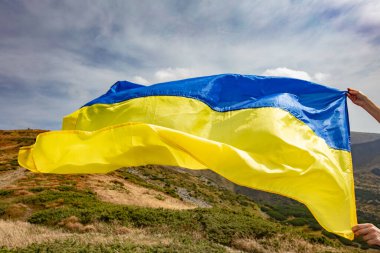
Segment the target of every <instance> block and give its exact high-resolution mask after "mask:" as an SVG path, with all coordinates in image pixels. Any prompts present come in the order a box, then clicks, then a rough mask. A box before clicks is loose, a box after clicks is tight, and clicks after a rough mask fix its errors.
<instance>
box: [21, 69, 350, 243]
mask: <svg viewBox="0 0 380 253" xmlns="http://www.w3.org/2000/svg"><path fill="white" fill-rule="evenodd" d="M19 163H20V165H21V166H23V167H25V168H28V169H30V170H31V171H34V172H42V173H62V174H69V173H70V174H71V173H107V172H109V171H112V170H116V169H118V168H120V167H125V166H140V165H147V164H161V165H171V166H180V167H184V168H188V169H193V170H201V169H211V170H213V171H214V172H216V173H218V174H219V175H221V176H223V177H225V178H227V179H229V180H230V181H232V182H234V183H236V184H239V185H242V186H246V187H250V188H254V189H259V190H263V191H268V192H272V193H277V194H281V195H283V196H286V197H289V198H292V199H295V200H297V201H299V202H302V203H304V204H305V205H306V206H307V207H308V208H309V209H310V211H311V212H312V213H313V215H314V216H315V218H316V219H317V220H318V222H319V223H320V224H321V226H322V227H324V228H325V229H326V230H328V231H330V232H333V233H336V234H338V235H341V236H343V237H346V238H349V239H353V233H352V231H351V227H352V226H354V225H356V223H357V221H356V211H355V210H356V208H355V197H354V181H353V168H352V160H351V153H350V143H349V123H348V114H347V104H346V94H345V92H344V91H339V90H336V89H332V88H328V87H325V86H322V85H318V84H315V83H311V82H307V81H303V80H297V79H292V78H281V77H264V76H253V75H236V74H223V75H215V76H207V77H199V78H192V79H187V80H180V81H174V82H167V83H160V84H156V85H151V86H142V85H138V84H135V83H131V82H126V81H123V82H117V83H116V84H114V85H113V86H112V87H111V88H110V90H109V91H108V92H107V93H106V94H104V95H102V96H100V97H99V98H97V99H95V100H93V101H91V102H89V103H87V104H86V105H84V106H83V107H82V108H80V109H79V110H77V111H75V112H74V113H72V114H70V115H68V116H66V117H65V118H64V120H63V130H62V131H52V132H47V133H43V134H40V135H39V136H38V137H37V141H36V143H35V144H34V145H32V146H29V147H24V148H21V149H20V152H19Z"/></svg>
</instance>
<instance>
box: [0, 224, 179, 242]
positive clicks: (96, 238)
mask: <svg viewBox="0 0 380 253" xmlns="http://www.w3.org/2000/svg"><path fill="white" fill-rule="evenodd" d="M63 223H64V224H65V226H69V224H80V223H79V222H78V220H77V219H76V217H70V218H68V219H67V220H65V221H63ZM82 226H83V225H82ZM91 226H92V227H93V229H90V231H84V233H79V234H78V233H76V232H73V231H72V232H64V231H62V230H60V229H51V228H47V227H44V226H39V225H33V224H30V223H27V222H22V221H9V220H0V246H4V247H7V248H13V249H14V248H25V247H27V246H28V245H31V244H33V243H34V244H40V243H44V242H48V241H57V240H58V241H64V240H68V239H72V240H75V241H77V242H79V243H83V244H95V245H111V244H122V243H124V242H131V243H135V244H141V245H158V244H160V245H169V244H171V243H173V239H171V238H170V237H169V236H167V235H163V234H152V233H150V232H147V231H146V230H144V229H135V228H126V227H122V226H118V225H113V226H112V227H111V226H107V225H102V224H94V225H91ZM83 227H85V226H83ZM94 230H98V231H100V232H94Z"/></svg>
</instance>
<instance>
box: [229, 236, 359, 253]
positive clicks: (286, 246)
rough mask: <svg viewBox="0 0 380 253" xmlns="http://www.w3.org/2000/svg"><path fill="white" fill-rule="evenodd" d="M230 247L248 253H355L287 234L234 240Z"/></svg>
mask: <svg viewBox="0 0 380 253" xmlns="http://www.w3.org/2000/svg"><path fill="white" fill-rule="evenodd" d="M232 246H233V247H234V248H236V249H239V250H242V251H244V252H250V253H315V252H331V253H338V252H341V253H345V252H347V253H348V252H357V251H352V250H351V249H343V248H334V247H329V246H326V245H322V244H315V243H310V242H308V241H306V240H305V239H303V238H301V237H298V236H289V234H288V235H284V234H282V235H281V234H277V235H276V236H274V237H268V238H262V239H252V238H247V239H235V240H233V242H232Z"/></svg>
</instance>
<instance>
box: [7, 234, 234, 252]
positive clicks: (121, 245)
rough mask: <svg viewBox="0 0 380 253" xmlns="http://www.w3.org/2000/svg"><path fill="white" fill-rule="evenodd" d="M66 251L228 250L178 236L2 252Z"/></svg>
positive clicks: (46, 245) (70, 242)
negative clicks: (148, 242) (148, 241)
mask: <svg viewBox="0 0 380 253" xmlns="http://www.w3.org/2000/svg"><path fill="white" fill-rule="evenodd" d="M62 249H64V252H65V253H74V252H81V253H84V252H91V253H96V252H99V253H100V252H101V253H113V252H133V253H143V252H144V253H160V252H162V253H164V252H165V253H174V252H178V253H179V252H208V253H224V252H227V250H226V249H225V248H224V247H223V246H221V245H218V244H216V243H210V242H209V241H207V240H204V239H202V240H193V238H190V237H182V238H178V239H177V240H176V241H174V242H173V243H170V244H167V245H165V244H162V243H158V244H156V245H144V244H136V243H131V242H128V241H127V242H111V243H107V244H91V243H85V244H84V243H79V242H78V241H77V240H74V239H71V240H64V241H54V242H49V243H43V244H33V245H30V246H29V247H27V248H24V249H14V250H10V249H5V248H3V249H1V248H0V253H11V252H12V253H13V252H17V253H32V252H62Z"/></svg>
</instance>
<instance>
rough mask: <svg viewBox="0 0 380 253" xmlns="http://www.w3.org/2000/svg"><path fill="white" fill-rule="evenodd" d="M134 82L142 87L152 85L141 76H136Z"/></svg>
mask: <svg viewBox="0 0 380 253" xmlns="http://www.w3.org/2000/svg"><path fill="white" fill-rule="evenodd" d="M132 82H135V83H138V84H142V85H148V84H150V82H149V81H148V80H146V79H145V78H144V77H141V76H134V77H133V79H132Z"/></svg>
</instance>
